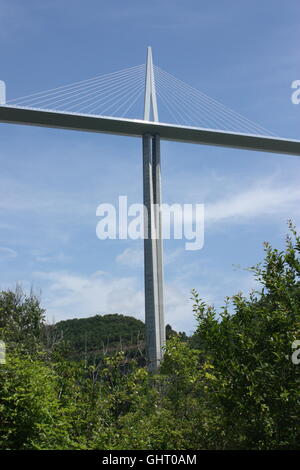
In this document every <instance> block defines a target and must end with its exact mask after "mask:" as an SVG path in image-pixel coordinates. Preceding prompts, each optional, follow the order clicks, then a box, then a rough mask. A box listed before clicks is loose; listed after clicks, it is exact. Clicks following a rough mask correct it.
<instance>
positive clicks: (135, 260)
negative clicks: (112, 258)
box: [116, 248, 144, 268]
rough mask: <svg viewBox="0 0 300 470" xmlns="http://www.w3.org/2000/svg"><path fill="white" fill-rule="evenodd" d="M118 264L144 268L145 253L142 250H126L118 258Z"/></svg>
mask: <svg viewBox="0 0 300 470" xmlns="http://www.w3.org/2000/svg"><path fill="white" fill-rule="evenodd" d="M116 261H117V263H120V264H124V265H125V266H129V267H133V268H135V267H137V266H142V265H143V263H144V252H143V249H142V248H126V249H125V250H124V251H122V253H120V254H119V255H118V256H117V257H116Z"/></svg>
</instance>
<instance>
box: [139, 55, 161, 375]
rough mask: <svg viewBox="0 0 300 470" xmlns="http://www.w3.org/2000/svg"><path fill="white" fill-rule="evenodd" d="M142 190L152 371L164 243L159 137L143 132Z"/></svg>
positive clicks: (151, 90) (152, 101)
mask: <svg viewBox="0 0 300 470" xmlns="http://www.w3.org/2000/svg"><path fill="white" fill-rule="evenodd" d="M151 111H152V114H153V120H154V121H155V122H157V121H158V111H157V101H156V90H155V77H154V69H153V59H152V51H151V47H148V51H147V65H146V80H145V108H144V119H145V120H147V121H150V119H151ZM143 190H144V191H143V192H144V206H145V208H146V211H145V219H144V225H145V240H144V264H145V317H146V342H147V356H148V367H149V370H150V371H155V370H156V369H157V368H158V367H159V364H160V361H161V360H162V358H163V348H164V345H165V324H164V301H163V258H162V256H163V246H162V229H161V214H160V210H159V208H160V204H161V171H160V137H159V135H151V134H145V135H144V136H143Z"/></svg>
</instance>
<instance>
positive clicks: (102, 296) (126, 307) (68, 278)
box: [35, 272, 144, 321]
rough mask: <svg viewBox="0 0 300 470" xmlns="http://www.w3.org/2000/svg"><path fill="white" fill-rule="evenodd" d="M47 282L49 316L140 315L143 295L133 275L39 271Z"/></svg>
mask: <svg viewBox="0 0 300 470" xmlns="http://www.w3.org/2000/svg"><path fill="white" fill-rule="evenodd" d="M35 278H36V279H37V280H38V282H39V283H40V282H41V281H42V282H43V284H45V287H46V292H47V295H46V296H45V298H44V299H43V302H44V304H45V307H46V309H47V314H48V316H50V317H51V318H52V317H55V320H56V321H58V320H60V319H66V318H74V317H88V316H92V315H96V314H108V313H122V314H125V315H126V314H128V315H132V316H135V317H138V318H141V315H142V314H143V311H144V300H143V299H144V295H143V292H142V291H141V290H140V289H139V287H138V282H137V280H136V279H135V278H133V277H123V278H118V277H115V278H112V277H110V276H108V275H106V274H103V273H102V272H97V273H93V274H92V275H91V276H88V277H83V276H79V275H75V274H71V273H66V272H48V273H43V272H37V273H35Z"/></svg>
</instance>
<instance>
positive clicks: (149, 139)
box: [0, 47, 300, 370]
mask: <svg viewBox="0 0 300 470" xmlns="http://www.w3.org/2000/svg"><path fill="white" fill-rule="evenodd" d="M0 122H3V123H13V124H27V125H33V126H45V127H54V128H62V129H72V130H78V131H87V132H99V133H111V134H118V135H127V136H133V137H142V140H143V193H144V205H145V207H146V208H147V212H148V217H147V219H145V235H146V236H145V240H144V262H145V263H144V264H145V315H146V331H147V353H148V361H149V368H150V370H155V369H156V368H157V367H158V366H159V363H160V361H161V359H162V356H163V347H164V344H165V326H164V301H163V297H164V296H163V256H162V253H163V247H162V229H161V214H160V211H159V209H158V208H159V206H160V204H161V173H160V139H164V140H173V141H178V142H180V141H181V142H190V143H198V144H203V145H213V146H223V147H230V148H240V149H247V150H255V151H264V152H273V153H278V154H288V155H300V141H298V140H292V139H284V138H279V137H276V136H275V135H274V134H273V133H272V132H271V131H269V130H267V129H265V128H263V127H262V126H260V125H258V124H257V123H255V122H253V121H251V120H249V119H247V118H246V117H244V116H242V115H241V114H239V113H237V112H236V111H234V110H232V109H230V108H228V107H226V106H224V105H223V104H221V103H219V102H218V101H216V100H214V99H213V98H211V97H209V96H208V95H206V94H205V93H202V92H201V91H199V90H197V89H195V88H193V87H192V86H190V85H188V84H186V83H184V82H183V81H181V80H179V79H178V78H176V77H174V76H173V75H171V74H170V73H168V72H166V71H164V70H162V69H161V68H159V67H157V66H155V65H154V64H153V59H152V51H151V48H150V47H149V48H148V52H147V62H146V64H142V65H137V66H134V67H130V68H126V69H123V70H120V71H117V72H113V73H109V74H106V75H100V76H97V77H93V78H90V79H88V80H83V81H80V82H76V83H72V84H70V85H63V86H60V87H57V88H53V89H51V90H47V91H39V92H36V93H32V94H30V95H27V96H23V97H20V98H15V99H11V100H6V90H5V84H4V82H1V81H0Z"/></svg>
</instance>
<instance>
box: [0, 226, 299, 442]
mask: <svg viewBox="0 0 300 470" xmlns="http://www.w3.org/2000/svg"><path fill="white" fill-rule="evenodd" d="M251 271H252V272H253V275H254V276H255V278H256V279H257V280H258V281H259V282H260V285H261V288H260V290H259V291H257V292H252V293H251V294H250V295H249V296H248V297H245V296H244V295H242V294H241V293H239V294H236V295H234V296H233V297H232V298H228V299H227V300H226V302H225V305H224V307H223V308H222V309H221V311H220V312H217V311H216V309H215V308H214V307H212V306H209V305H207V304H206V303H205V302H203V300H202V299H201V297H200V296H199V294H198V293H197V291H195V290H194V291H193V292H192V294H193V299H194V313H195V316H196V319H197V329H196V332H195V333H194V335H193V336H192V338H188V339H187V338H186V337H185V335H184V334H176V332H174V331H173V330H172V329H171V327H168V329H167V332H168V341H167V345H166V350H165V355H164V360H163V362H162V364H161V367H160V370H159V371H158V372H157V373H156V374H150V373H149V372H148V371H147V369H146V368H145V367H141V366H140V364H138V363H137V362H136V361H135V360H133V359H132V358H131V356H130V354H128V351H129V350H128V349H126V347H124V348H123V351H117V352H116V349H112V351H110V354H108V351H106V352H105V353H104V354H103V355H102V358H101V361H98V362H97V361H94V362H93V363H90V362H89V361H86V360H84V361H79V360H78V357H76V359H77V360H76V361H72V360H70V357H72V354H71V355H69V356H68V355H67V354H66V351H65V349H64V342H61V341H60V339H59V338H61V335H60V333H59V334H58V336H57V337H56V339H55V334H54V333H55V329H52V330H51V328H50V330H51V331H50V330H49V329H48V330H47V328H46V326H45V325H44V322H43V310H42V309H41V308H40V306H39V302H38V300H37V299H36V298H35V297H33V296H25V295H24V294H22V293H21V292H20V291H18V292H15V293H13V292H10V291H9V292H2V293H1V294H0V322H1V323H0V325H1V330H0V334H1V339H5V340H6V342H7V343H8V358H7V363H6V364H3V365H0V390H1V393H0V448H1V449H107V450H108V449H147V450H170V449H299V448H300V420H299V404H300V366H297V365H295V364H293V363H292V361H291V354H292V343H293V341H295V340H297V339H300V283H299V280H300V238H299V236H298V235H297V233H296V231H295V229H294V227H293V226H292V225H290V235H289V236H288V237H287V240H286V248H285V250H283V251H278V250H276V249H274V248H272V247H271V246H270V245H269V244H265V259H264V261H263V263H261V264H260V265H258V266H255V267H252V268H251ZM128 318H130V317H123V316H121V315H107V316H104V317H99V316H96V317H92V318H90V319H83V320H71V321H67V322H60V324H59V328H60V330H59V331H63V335H64V338H67V339H68V341H69V343H70V344H71V345H72V347H71V350H70V351H71V352H72V348H78V349H79V351H80V352H81V355H80V354H79V357H81V358H84V355H83V354H82V351H84V350H85V349H86V338H87V334H90V333H89V332H92V331H94V336H93V335H92V334H91V335H89V337H88V338H89V339H88V341H90V344H91V345H92V347H99V344H98V341H104V338H105V337H106V338H107V335H109V336H110V338H111V341H112V344H113V341H114V340H113V338H114V339H115V341H120V340H119V336H121V337H122V342H123V345H124V344H125V346H126V341H125V338H127V340H128V342H129V343H130V344H131V343H132V341H131V338H132V335H134V334H137V332H138V331H142V329H143V327H144V325H143V323H142V322H139V321H138V320H134V319H132V320H128ZM41 331H42V332H43V336H42V341H41ZM49 331H50V333H51V334H49ZM57 331H58V330H56V332H57ZM52 333H53V334H52ZM57 338H58V341H57ZM129 338H130V339H129ZM51 344H52V346H53V345H56V347H52V346H51ZM57 345H62V347H57ZM127 345H128V344H127ZM120 349H122V348H121V347H120Z"/></svg>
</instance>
